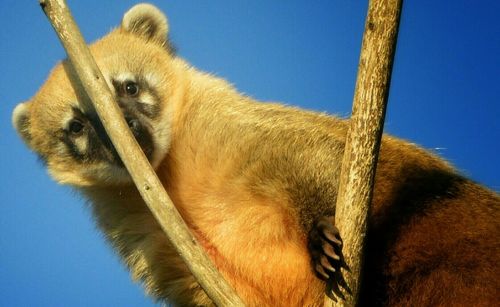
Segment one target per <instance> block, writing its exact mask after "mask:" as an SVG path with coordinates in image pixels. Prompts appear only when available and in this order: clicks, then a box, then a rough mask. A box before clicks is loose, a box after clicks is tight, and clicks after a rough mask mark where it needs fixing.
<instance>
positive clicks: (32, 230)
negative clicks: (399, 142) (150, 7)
mask: <svg viewBox="0 0 500 307" xmlns="http://www.w3.org/2000/svg"><path fill="white" fill-rule="evenodd" d="M152 2H153V3H155V4H157V5H158V6H159V7H160V8H161V9H162V10H163V11H164V12H166V14H167V16H168V18H169V22H170V29H171V33H172V38H173V41H174V43H175V44H176V45H177V46H178V50H179V55H180V56H182V57H184V58H186V59H187V60H188V61H190V62H191V63H192V64H193V65H195V66H197V67H198V68H199V69H202V70H205V71H209V72H212V73H214V74H217V75H219V76H221V77H224V78H226V79H228V80H230V81H231V82H232V83H233V84H235V85H236V87H237V88H239V89H240V90H241V91H243V92H245V93H247V94H249V95H251V96H253V97H255V98H257V99H261V100H275V101H283V102H286V103H288V104H292V105H299V106H302V107H304V108H309V109H315V110H320V111H327V112H329V113H332V114H340V115H343V116H346V115H348V114H349V113H350V108H351V100H352V94H353V89H354V82H355V76H356V69H357V63H358V57H359V49H360V44H361V36H362V31H363V26H364V18H365V14H366V6H367V4H366V3H365V1H332V0H328V1H286V2H285V1H280V2H278V1H173V0H172V1H152ZM134 3H135V2H133V1H69V5H70V7H71V9H72V10H73V14H74V15H75V18H76V20H77V22H78V23H79V25H80V27H81V29H82V32H83V34H84V36H85V38H86V39H87V40H88V41H93V40H95V39H96V38H98V37H100V36H102V35H103V34H105V33H106V32H108V31H109V30H110V29H111V28H112V27H114V26H116V25H118V24H119V22H120V20H121V16H122V14H123V13H124V12H125V11H126V10H127V9H128V8H129V7H130V6H132V5H133V4H134ZM498 12H500V2H499V1H497V0H491V1H488V0H480V1H468V0H456V1H431V0H422V1H407V2H406V3H405V7H404V12H403V16H402V24H401V28H400V36H399V42H398V43H399V44H398V49H397V54H396V62H395V67H394V73H393V82H392V87H391V94H390V100H389V109H388V114H387V120H386V131H387V132H389V133H391V134H394V135H397V136H399V137H402V138H405V139H409V140H411V141H413V142H415V143H418V144H420V145H422V146H424V147H426V148H429V149H432V150H435V151H437V152H438V153H439V154H440V155H441V156H443V157H445V158H446V159H448V160H449V161H451V162H452V163H453V164H455V165H456V166H457V167H458V168H459V169H460V170H461V171H462V172H464V173H465V174H467V175H468V176H470V177H472V178H473V179H474V180H476V181H479V182H481V183H483V184H486V185H488V186H489V187H491V188H493V189H495V190H497V191H499V190H500V177H499V176H498V173H499V172H500V163H499V162H498V160H499V156H500V144H499V139H500V123H499V117H500V85H499V83H500V82H499V81H500V78H499V76H500V23H499V22H498ZM0 28H1V29H2V31H0V40H1V45H0V56H1V65H0V67H1V73H0V117H1V120H0V146H1V150H0V155H1V157H0V170H1V172H0V181H1V182H0V193H1V199H2V202H1V205H0V248H1V252H0V293H1V295H0V306H150V305H153V303H152V302H151V301H150V300H149V299H148V298H146V297H145V296H144V295H143V293H142V289H141V288H140V287H139V286H138V285H136V284H134V283H133V282H132V281H131V280H130V278H129V276H128V273H127V272H126V271H125V270H124V268H123V267H122V266H121V264H119V261H118V258H117V257H116V256H115V255H114V254H113V253H112V252H111V250H110V248H108V247H107V246H106V244H105V243H104V241H103V239H102V236H101V234H99V232H98V231H97V230H96V229H95V227H94V224H93V222H92V221H91V219H90V214H89V211H88V210H87V208H86V206H85V204H84V202H83V201H82V200H80V199H78V198H77V197H76V196H75V195H74V193H73V192H72V191H71V190H70V189H69V188H67V187H61V186H58V185H57V184H55V183H54V182H53V181H52V180H51V179H50V178H49V177H48V175H47V174H46V172H45V170H44V168H43V167H42V165H41V163H39V162H37V160H36V158H35V156H34V155H33V154H32V153H30V152H29V151H28V150H27V148H26V147H25V146H24V144H22V143H21V141H20V139H19V138H18V137H17V136H16V135H15V132H14V131H13V129H12V127H11V124H10V117H11V112H12V109H13V108H14V106H15V105H16V104H17V103H18V102H20V101H23V100H26V99H29V98H30V97H31V96H32V95H33V94H34V93H35V92H36V90H37V89H38V87H39V86H40V85H41V84H42V83H43V82H44V79H45V78H46V76H47V74H48V72H49V70H50V69H51V67H52V66H53V65H54V64H55V63H56V62H57V61H58V60H59V59H61V58H63V57H65V54H64V51H63V49H62V48H61V47H60V44H59V41H58V40H57V39H56V35H55V34H54V32H53V30H52V28H51V27H50V25H49V23H48V22H47V20H46V18H45V16H44V15H43V13H42V12H41V10H40V8H39V6H38V1H36V0H31V1H18V0H2V1H1V3H0Z"/></svg>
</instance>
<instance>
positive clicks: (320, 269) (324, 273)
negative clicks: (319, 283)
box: [316, 264, 330, 279]
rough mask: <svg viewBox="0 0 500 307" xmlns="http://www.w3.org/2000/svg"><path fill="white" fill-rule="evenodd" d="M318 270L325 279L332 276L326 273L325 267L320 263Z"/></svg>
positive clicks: (317, 266)
mask: <svg viewBox="0 0 500 307" xmlns="http://www.w3.org/2000/svg"><path fill="white" fill-rule="evenodd" d="M316 272H318V273H319V274H320V275H321V276H322V277H324V278H325V279H329V278H330V276H329V275H328V274H326V272H325V269H324V268H323V267H322V266H321V265H320V264H317V265H316Z"/></svg>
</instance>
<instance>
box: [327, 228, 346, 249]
mask: <svg viewBox="0 0 500 307" xmlns="http://www.w3.org/2000/svg"><path fill="white" fill-rule="evenodd" d="M323 235H324V236H325V238H326V239H327V240H328V241H330V242H332V243H333V244H335V245H337V246H339V247H342V240H340V239H338V238H337V235H338V234H337V233H335V234H333V233H331V232H327V231H324V232H323Z"/></svg>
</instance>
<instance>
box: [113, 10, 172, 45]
mask: <svg viewBox="0 0 500 307" xmlns="http://www.w3.org/2000/svg"><path fill="white" fill-rule="evenodd" d="M121 27H122V29H123V30H125V31H127V32H130V33H133V34H136V35H138V36H141V37H143V38H145V39H147V40H152V41H155V42H157V43H159V44H161V45H165V44H166V43H167V35H168V23H167V17H166V16H165V15H164V14H163V13H162V12H161V11H160V10H159V9H158V8H157V7H155V6H154V5H151V4H147V3H141V4H137V5H135V6H133V7H132V8H131V9H129V10H128V11H127V12H126V13H125V15H123V19H122V25H121Z"/></svg>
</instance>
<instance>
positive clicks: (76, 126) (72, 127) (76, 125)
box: [68, 119, 84, 135]
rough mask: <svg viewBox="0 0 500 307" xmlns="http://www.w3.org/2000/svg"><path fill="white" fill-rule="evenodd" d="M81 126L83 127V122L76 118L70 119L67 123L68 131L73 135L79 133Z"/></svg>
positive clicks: (81, 129)
mask: <svg viewBox="0 0 500 307" xmlns="http://www.w3.org/2000/svg"><path fill="white" fill-rule="evenodd" d="M83 128H84V125H83V123H82V122H81V121H79V120H77V119H73V120H71V122H70V123H69V126H68V129H69V132H71V134H73V135H79V134H81V133H82V131H83Z"/></svg>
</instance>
